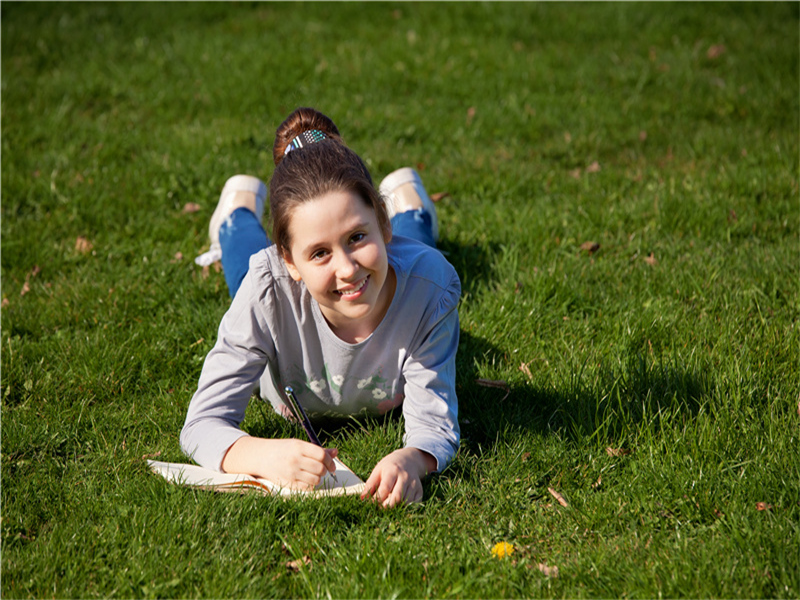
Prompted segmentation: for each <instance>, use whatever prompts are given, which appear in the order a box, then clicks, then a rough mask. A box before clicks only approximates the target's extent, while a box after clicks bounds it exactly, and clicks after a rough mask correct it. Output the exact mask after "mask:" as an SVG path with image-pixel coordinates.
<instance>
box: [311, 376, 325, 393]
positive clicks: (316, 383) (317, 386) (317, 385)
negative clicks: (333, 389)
mask: <svg viewBox="0 0 800 600" xmlns="http://www.w3.org/2000/svg"><path fill="white" fill-rule="evenodd" d="M325 385H326V381H325V380H324V379H317V380H313V379H312V380H311V381H310V382H309V383H308V387H310V388H311V391H312V392H314V393H315V394H319V393H320V392H321V391H322V390H324V389H325Z"/></svg>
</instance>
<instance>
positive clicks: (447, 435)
mask: <svg viewBox="0 0 800 600" xmlns="http://www.w3.org/2000/svg"><path fill="white" fill-rule="evenodd" d="M460 295H461V284H460V282H459V280H458V276H457V275H456V274H455V271H454V272H453V275H452V279H451V282H450V284H449V286H448V287H447V289H446V290H444V291H443V292H442V295H441V297H440V299H439V302H438V303H437V305H436V308H435V310H434V311H433V314H432V315H431V316H430V318H429V319H428V322H427V324H426V326H425V328H424V329H423V331H424V333H423V336H422V339H421V342H420V343H419V344H418V345H417V346H416V347H415V348H413V349H412V350H411V352H410V353H409V357H408V358H407V359H406V362H405V364H404V365H403V376H404V378H405V400H404V401H403V417H404V419H405V436H404V444H405V446H406V447H412V448H419V449H420V450H424V451H425V452H428V453H430V454H431V455H432V456H433V457H434V458H435V459H436V464H437V468H436V470H437V471H442V470H443V469H444V468H445V467H446V466H447V465H448V464H449V463H450V461H451V460H452V459H453V456H454V455H455V453H456V451H457V450H458V446H459V443H460V439H461V433H460V429H459V425H458V399H457V398H456V390H455V388H456V385H455V384H456V351H457V349H458V339H459V321H458V310H457V308H458V300H459V297H460Z"/></svg>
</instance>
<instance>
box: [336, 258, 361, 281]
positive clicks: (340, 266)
mask: <svg viewBox="0 0 800 600" xmlns="http://www.w3.org/2000/svg"><path fill="white" fill-rule="evenodd" d="M357 273H358V263H357V262H356V261H355V259H354V258H353V256H352V255H351V254H350V253H349V252H342V253H341V254H340V255H339V260H338V261H337V263H336V277H337V278H339V279H341V280H343V281H347V280H348V279H351V278H352V277H354V276H355V275H356V274H357Z"/></svg>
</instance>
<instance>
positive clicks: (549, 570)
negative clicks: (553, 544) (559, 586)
mask: <svg viewBox="0 0 800 600" xmlns="http://www.w3.org/2000/svg"><path fill="white" fill-rule="evenodd" d="M536 568H537V569H539V570H540V571H541V572H542V573H544V574H545V575H546V576H547V577H558V567H550V566H548V565H546V564H544V563H539V564H537V565H536Z"/></svg>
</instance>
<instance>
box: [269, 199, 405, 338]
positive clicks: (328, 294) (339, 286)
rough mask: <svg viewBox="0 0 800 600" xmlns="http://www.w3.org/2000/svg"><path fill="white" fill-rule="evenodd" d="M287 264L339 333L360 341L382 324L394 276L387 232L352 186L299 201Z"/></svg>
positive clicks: (293, 214)
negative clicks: (350, 190) (389, 257)
mask: <svg viewBox="0 0 800 600" xmlns="http://www.w3.org/2000/svg"><path fill="white" fill-rule="evenodd" d="M289 239H290V240H291V244H290V248H289V252H288V253H287V255H285V256H284V260H285V262H286V267H287V268H288V270H289V273H290V274H291V276H292V278H293V279H294V280H295V281H303V282H304V283H305V285H306V288H308V291H309V293H310V294H311V297H312V298H314V300H316V301H317V302H318V303H319V306H320V310H321V311H322V314H323V315H324V317H325V318H326V319H327V321H328V323H329V324H330V325H331V327H332V328H333V330H334V332H335V333H336V335H337V336H339V337H340V338H342V339H343V340H345V341H347V342H351V343H354V342H359V341H362V340H364V339H366V338H367V337H369V335H370V334H371V333H372V332H373V331H374V330H375V328H376V327H377V326H378V325H379V324H380V322H381V319H383V316H384V315H385V314H386V311H387V310H388V308H389V305H390V304H391V302H392V298H393V297H394V289H395V284H396V278H395V274H394V271H393V270H392V269H391V268H390V267H389V262H388V260H387V258H386V243H387V242H388V241H389V239H391V232H388V231H383V230H382V229H381V227H380V224H379V223H378V218H377V217H376V216H375V211H374V210H373V209H372V207H370V206H368V205H367V203H366V202H365V201H364V200H363V199H362V198H361V197H360V196H359V195H357V194H355V193H353V192H331V193H329V194H326V195H324V196H320V197H319V198H316V199H314V200H310V201H308V202H304V203H303V204H300V205H299V206H297V207H296V208H295V209H294V210H293V211H292V214H291V220H290V221H289Z"/></svg>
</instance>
